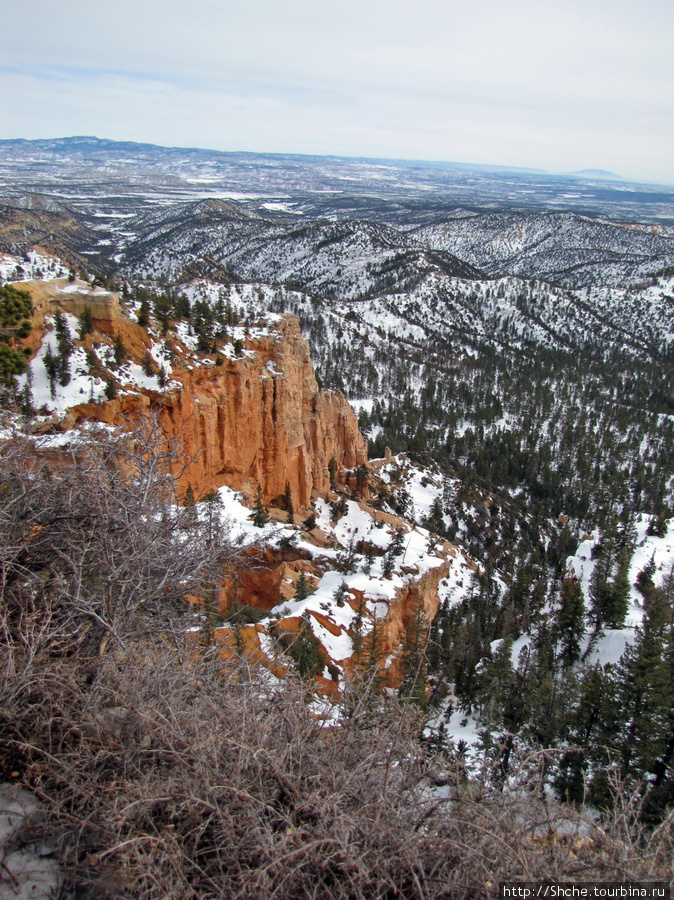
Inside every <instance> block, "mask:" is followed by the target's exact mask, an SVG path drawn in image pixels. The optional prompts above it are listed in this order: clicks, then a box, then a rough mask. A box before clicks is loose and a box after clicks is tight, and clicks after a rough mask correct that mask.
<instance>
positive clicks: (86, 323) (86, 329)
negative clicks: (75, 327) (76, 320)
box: [80, 303, 94, 341]
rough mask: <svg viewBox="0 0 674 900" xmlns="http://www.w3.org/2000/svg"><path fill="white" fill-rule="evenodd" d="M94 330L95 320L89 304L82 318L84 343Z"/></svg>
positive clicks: (86, 305)
mask: <svg viewBox="0 0 674 900" xmlns="http://www.w3.org/2000/svg"><path fill="white" fill-rule="evenodd" d="M93 330H94V320H93V317H92V315H91V307H90V306H89V304H88V303H87V304H85V306H84V310H83V311H82V316H81V318H80V340H81V341H83V340H84V338H85V337H86V336H87V335H88V334H91V332H92V331H93Z"/></svg>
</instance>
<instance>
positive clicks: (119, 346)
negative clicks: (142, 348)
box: [114, 331, 129, 366]
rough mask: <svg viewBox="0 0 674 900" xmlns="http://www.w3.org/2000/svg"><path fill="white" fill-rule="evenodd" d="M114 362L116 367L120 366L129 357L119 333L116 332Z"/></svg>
mask: <svg viewBox="0 0 674 900" xmlns="http://www.w3.org/2000/svg"><path fill="white" fill-rule="evenodd" d="M114 350H115V362H116V363H117V365H118V366H121V365H122V363H123V362H124V360H125V359H126V358H127V356H128V355H129V351H128V350H127V349H126V346H125V345H124V339H123V338H122V333H121V331H118V332H117V336H116V337H115V347H114Z"/></svg>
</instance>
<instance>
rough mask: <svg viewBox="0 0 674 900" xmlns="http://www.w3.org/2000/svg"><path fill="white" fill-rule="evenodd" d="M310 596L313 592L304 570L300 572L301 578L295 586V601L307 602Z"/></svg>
mask: <svg viewBox="0 0 674 900" xmlns="http://www.w3.org/2000/svg"><path fill="white" fill-rule="evenodd" d="M309 594H311V590H310V588H309V584H308V582H307V576H306V575H305V574H304V570H302V571H301V572H300V577H299V578H298V579H297V584H296V585H295V600H306V599H307V597H308V596H309Z"/></svg>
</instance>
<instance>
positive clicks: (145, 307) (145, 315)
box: [136, 297, 150, 328]
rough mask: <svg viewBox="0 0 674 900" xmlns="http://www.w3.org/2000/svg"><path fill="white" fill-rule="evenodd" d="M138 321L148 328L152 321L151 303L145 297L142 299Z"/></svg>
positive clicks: (137, 316)
mask: <svg viewBox="0 0 674 900" xmlns="http://www.w3.org/2000/svg"><path fill="white" fill-rule="evenodd" d="M136 321H137V322H138V324H139V325H140V326H141V327H142V328H147V326H148V323H149V321H150V304H149V303H148V301H147V299H146V298H145V297H143V299H142V300H141V301H140V309H139V310H138V313H137V315H136Z"/></svg>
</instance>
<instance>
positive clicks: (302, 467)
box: [71, 315, 367, 506]
mask: <svg viewBox="0 0 674 900" xmlns="http://www.w3.org/2000/svg"><path fill="white" fill-rule="evenodd" d="M94 321H95V325H96V327H97V328H98V327H99V326H100V330H107V328H109V324H108V323H107V322H100V323H99V322H98V321H97V320H96V319H94ZM125 324H126V323H125ZM128 324H129V325H131V326H132V327H133V328H138V326H135V325H133V324H132V323H128ZM139 330H140V329H139ZM171 378H172V380H174V381H176V382H178V383H179V384H178V385H177V386H175V387H174V388H172V389H171V390H169V391H166V392H164V393H159V392H152V391H143V392H139V393H136V394H134V395H129V394H127V395H125V396H123V397H120V398H117V399H115V400H112V401H109V402H108V403H102V404H82V405H81V406H79V407H76V408H74V409H73V410H72V411H71V418H72V420H73V423H75V422H77V421H78V420H83V419H98V420H102V421H105V422H107V423H109V424H118V423H119V424H121V423H122V422H123V420H124V418H125V417H126V416H132V417H134V416H137V415H138V414H139V413H144V412H148V411H154V412H156V413H157V415H158V417H159V421H160V423H161V426H162V429H163V431H164V433H165V434H166V435H167V437H170V438H177V439H178V440H180V441H181V443H182V445H183V448H184V457H185V459H186V460H189V463H188V465H187V466H186V468H185V470H184V471H183V472H182V473H181V474H180V481H181V488H182V489H183V490H184V489H186V488H187V484H188V483H189V484H191V485H192V487H193V489H194V491H195V493H196V494H197V495H201V494H203V493H204V492H205V491H207V490H210V489H213V488H218V487H222V486H223V485H228V486H229V487H232V488H234V489H235V490H242V491H244V492H246V493H247V494H248V495H249V496H251V497H252V496H254V494H255V492H256V488H257V485H258V484H259V485H260V486H261V488H262V492H263V497H264V500H265V502H269V501H271V500H274V499H275V498H278V497H280V496H281V495H283V493H284V491H285V487H286V484H287V483H289V484H290V488H291V490H292V494H293V501H294V503H295V505H296V506H306V505H308V503H309V502H310V501H311V498H312V496H316V494H319V493H325V492H327V491H328V490H329V487H330V476H329V472H328V466H329V463H330V460H331V459H332V458H333V457H334V459H335V461H336V463H337V467H338V469H344V468H352V467H354V466H358V465H360V464H362V463H364V462H365V461H366V459H367V447H366V444H365V441H364V440H363V437H362V435H361V434H360V431H359V430H358V420H357V419H356V416H355V414H354V413H353V410H352V409H351V407H350V406H349V404H348V403H347V402H346V400H345V398H344V396H343V395H342V394H341V393H340V392H338V391H335V392H325V391H320V390H319V389H318V385H317V383H316V377H315V375H314V370H313V366H312V364H311V358H310V355H309V344H308V342H307V341H306V340H305V339H304V338H303V337H302V335H301V333H300V329H299V323H298V321H297V319H296V317H295V316H290V315H288V316H280V317H278V319H277V320H276V321H275V322H274V323H273V325H272V326H271V327H270V328H269V330H267V331H265V332H258V333H257V335H256V336H255V337H253V338H251V339H250V340H249V341H247V342H246V344H245V348H244V351H243V355H242V356H240V357H224V358H221V364H220V365H215V364H214V361H213V360H210V359H208V360H205V361H204V362H203V363H202V364H201V365H199V366H192V365H188V364H187V363H186V362H185V364H184V365H183V364H181V360H180V358H178V360H177V362H176V363H175V365H174V369H173V373H172V375H171Z"/></svg>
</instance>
